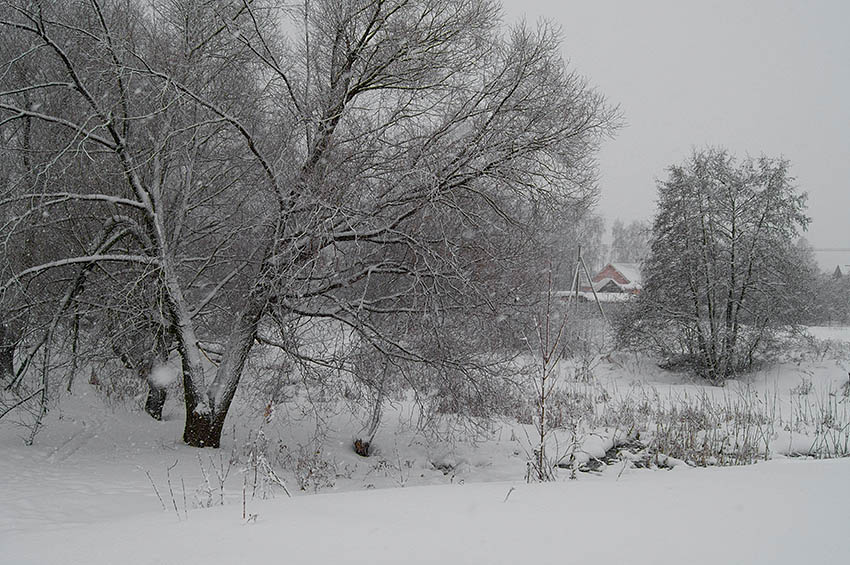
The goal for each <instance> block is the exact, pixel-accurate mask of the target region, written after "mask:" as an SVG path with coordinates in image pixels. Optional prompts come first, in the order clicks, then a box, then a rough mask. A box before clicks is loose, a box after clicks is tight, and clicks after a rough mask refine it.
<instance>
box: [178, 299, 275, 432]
mask: <svg viewBox="0 0 850 565" xmlns="http://www.w3.org/2000/svg"><path fill="white" fill-rule="evenodd" d="M264 308H265V302H264V301H261V300H258V299H257V298H256V297H252V299H251V300H250V301H249V303H248V304H247V305H246V306H245V308H244V310H243V311H242V313H241V314H240V316H239V318H238V319H237V320H236V323H235V326H234V327H233V329H232V330H231V334H230V339H229V340H228V342H227V346H226V347H225V350H224V356H223V357H222V360H221V365H219V367H218V370H217V371H216V375H215V378H214V379H213V382H212V383H211V384H210V386H209V387H208V388H207V389H206V390H204V391H203V392H202V394H203V395H204V397H203V398H202V397H199V395H198V394H197V392H198V387H191V386H187V387H185V388H186V396H185V400H186V426H185V428H184V430H183V441H184V442H186V444H188V445H191V446H193V447H219V446H220V445H221V433H222V430H223V429H224V421H225V419H226V418H227V412H228V410H230V403H231V402H232V401H233V395H234V394H235V393H236V387H237V386H238V385H239V379H240V378H241V377H242V370H243V369H244V367H245V361H246V360H247V359H248V354H249V353H250V352H251V347H252V346H253V344H254V339H255V338H256V336H257V328H258V326H259V323H260V319H261V318H262V315H263V311H264ZM183 371H184V377H183V378H184V384H185V383H186V373H185V372H186V365H185V363H184V367H183ZM191 379H192V376H191V375H190V380H191ZM194 382H195V383H197V382H198V381H197V380H195V381H194Z"/></svg>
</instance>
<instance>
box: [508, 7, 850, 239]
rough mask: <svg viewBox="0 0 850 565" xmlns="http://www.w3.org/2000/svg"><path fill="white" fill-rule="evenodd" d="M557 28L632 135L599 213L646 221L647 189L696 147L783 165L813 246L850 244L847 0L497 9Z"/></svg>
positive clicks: (610, 173) (605, 157) (606, 166)
mask: <svg viewBox="0 0 850 565" xmlns="http://www.w3.org/2000/svg"><path fill="white" fill-rule="evenodd" d="M504 5H505V13H506V18H505V19H506V21H507V22H513V21H516V19H517V18H519V17H522V16H523V14H525V16H526V19H527V20H528V21H529V22H531V23H533V22H535V21H536V20H537V19H538V18H540V17H545V18H547V19H549V20H552V21H554V22H555V23H557V24H558V25H560V26H561V28H562V30H563V37H564V54H565V56H567V57H568V58H569V59H570V60H571V62H572V66H573V68H575V69H577V70H578V71H579V72H580V73H582V74H584V75H585V76H587V77H588V78H589V79H590V82H591V83H592V84H594V85H596V86H597V87H598V88H599V90H600V91H601V92H602V93H604V94H605V95H606V97H607V98H608V100H609V101H610V102H611V103H613V104H619V105H620V106H621V108H622V110H623V113H624V116H625V119H626V121H627V123H628V125H627V127H626V128H624V129H623V130H621V131H620V132H619V134H618V135H617V138H616V139H615V140H613V141H610V142H607V143H606V144H605V146H604V147H603V150H602V152H601V155H600V168H601V187H602V199H601V201H600V206H599V211H600V212H601V213H602V214H603V215H604V216H605V217H606V219H607V220H608V221H609V225H610V222H611V221H613V219H615V218H617V217H619V218H622V219H624V220H631V219H636V218H649V217H651V215H652V213H653V210H654V206H655V179H656V178H662V177H664V176H665V172H664V169H665V168H666V167H667V166H669V165H671V164H673V163H678V162H681V161H682V160H683V159H685V158H686V157H687V156H688V154H689V153H690V152H691V149H692V147H703V146H705V145H722V146H725V147H727V148H729V149H730V150H731V151H733V152H734V153H736V154H738V155H744V154H747V153H748V154H750V155H753V156H758V155H760V154H762V153H764V154H766V155H768V156H780V155H781V156H784V157H786V158H788V159H789V160H790V161H791V163H792V174H793V175H794V176H795V177H796V178H797V183H798V185H799V186H800V188H801V189H803V190H806V191H808V193H809V215H810V216H811V217H812V224H811V226H810V228H809V233H808V234H807V235H806V237H807V238H808V239H809V241H810V242H811V243H812V244H813V245H814V246H815V247H845V248H847V247H850V33H848V32H847V25H848V22H850V2H847V1H845V0H831V1H827V0H813V1H809V2H805V1H799V2H787V1H777V0H756V1H752V0H739V1H728V0H717V1H689V0H641V1H625V0H621V1H602V0H600V1H590V0H588V1H557V0H549V1H546V0H504Z"/></svg>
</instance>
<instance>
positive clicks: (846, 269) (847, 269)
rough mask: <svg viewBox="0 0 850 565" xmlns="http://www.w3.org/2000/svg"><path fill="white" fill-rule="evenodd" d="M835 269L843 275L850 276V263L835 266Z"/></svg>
mask: <svg viewBox="0 0 850 565" xmlns="http://www.w3.org/2000/svg"><path fill="white" fill-rule="evenodd" d="M835 271H838V273H840V274H841V276H843V277H847V276H850V265H838V266H837V267H835ZM835 271H833V272H835Z"/></svg>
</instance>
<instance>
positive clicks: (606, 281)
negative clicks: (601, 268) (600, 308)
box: [593, 277, 626, 292]
mask: <svg viewBox="0 0 850 565" xmlns="http://www.w3.org/2000/svg"><path fill="white" fill-rule="evenodd" d="M609 283H614V284H615V285H616V286H617V287H618V288H624V287H625V286H626V285H622V284H619V283H618V282H617V281H615V280H614V279H612V278H610V277H606V278H604V279H602V280H601V281H596V282H595V283H593V290H595V291H596V292H599V291H600V290H602V289H603V288H605V287H606V286H607V285H608V284H609Z"/></svg>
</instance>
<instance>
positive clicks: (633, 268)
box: [611, 263, 643, 288]
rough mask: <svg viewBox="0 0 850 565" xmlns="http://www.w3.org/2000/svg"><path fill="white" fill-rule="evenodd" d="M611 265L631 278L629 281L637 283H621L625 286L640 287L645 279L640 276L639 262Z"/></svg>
mask: <svg viewBox="0 0 850 565" xmlns="http://www.w3.org/2000/svg"><path fill="white" fill-rule="evenodd" d="M611 266H612V267H614V268H615V269H617V270H618V271H620V274H622V275H623V276H624V277H626V278H627V279H629V282H630V283H632V284H634V285H637V286H630V285H621V286H623V288H640V283H641V282H642V281H643V279H642V278H641V276H640V265H639V264H638V263H611Z"/></svg>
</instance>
